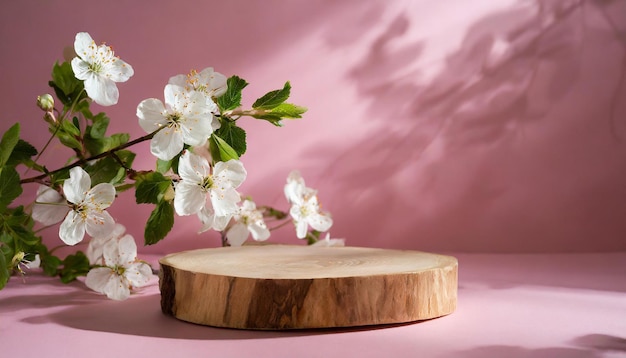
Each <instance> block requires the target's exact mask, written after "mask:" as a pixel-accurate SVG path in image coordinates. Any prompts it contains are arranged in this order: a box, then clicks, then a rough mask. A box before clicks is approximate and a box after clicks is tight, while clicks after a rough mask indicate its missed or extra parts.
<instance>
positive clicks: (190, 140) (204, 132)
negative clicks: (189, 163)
mask: <svg viewBox="0 0 626 358" xmlns="http://www.w3.org/2000/svg"><path fill="white" fill-rule="evenodd" d="M212 121H213V114H211V113H208V114H201V115H197V116H194V117H184V118H183V119H181V121H180V124H181V126H180V130H181V132H182V135H183V141H184V142H185V143H186V144H189V145H191V146H194V147H195V146H199V145H204V144H205V143H206V141H207V139H209V136H210V135H211V133H213V126H212Z"/></svg>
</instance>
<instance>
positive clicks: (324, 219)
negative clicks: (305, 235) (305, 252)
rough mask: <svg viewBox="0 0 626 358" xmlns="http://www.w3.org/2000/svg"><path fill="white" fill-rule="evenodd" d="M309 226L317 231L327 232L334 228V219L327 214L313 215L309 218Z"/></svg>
mask: <svg viewBox="0 0 626 358" xmlns="http://www.w3.org/2000/svg"><path fill="white" fill-rule="evenodd" d="M307 221H308V222H309V225H311V227H312V228H313V229H315V230H317V231H322V232H324V231H327V230H328V229H330V227H331V226H333V219H332V218H331V217H330V216H328V215H327V214H317V213H316V214H312V215H309V216H308V217H307Z"/></svg>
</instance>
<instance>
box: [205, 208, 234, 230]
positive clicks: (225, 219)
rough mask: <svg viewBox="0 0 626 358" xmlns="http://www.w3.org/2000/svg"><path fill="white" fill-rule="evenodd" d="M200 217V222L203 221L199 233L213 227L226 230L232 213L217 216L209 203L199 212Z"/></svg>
mask: <svg viewBox="0 0 626 358" xmlns="http://www.w3.org/2000/svg"><path fill="white" fill-rule="evenodd" d="M198 218H199V219H200V222H202V228H200V230H199V231H198V233H201V232H205V231H207V230H209V229H213V230H215V231H222V230H224V229H225V228H226V225H228V223H229V222H230V219H231V218H232V215H226V216H215V211H213V208H212V207H211V204H210V203H209V204H208V205H205V206H204V208H202V210H200V211H199V212H198Z"/></svg>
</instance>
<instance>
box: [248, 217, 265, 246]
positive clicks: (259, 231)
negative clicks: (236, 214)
mask: <svg viewBox="0 0 626 358" xmlns="http://www.w3.org/2000/svg"><path fill="white" fill-rule="evenodd" d="M248 230H249V231H250V233H251V234H252V238H253V239H255V240H256V241H265V240H267V239H268V238H269V237H270V231H269V230H268V229H267V226H265V223H264V222H263V221H259V222H253V223H251V224H248Z"/></svg>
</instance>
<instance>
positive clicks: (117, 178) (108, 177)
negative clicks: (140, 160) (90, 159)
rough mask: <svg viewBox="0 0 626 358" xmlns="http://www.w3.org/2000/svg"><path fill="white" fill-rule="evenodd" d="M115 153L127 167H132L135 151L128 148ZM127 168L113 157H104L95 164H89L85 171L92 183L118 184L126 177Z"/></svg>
mask: <svg viewBox="0 0 626 358" xmlns="http://www.w3.org/2000/svg"><path fill="white" fill-rule="evenodd" d="M115 155H117V157H118V158H119V159H120V160H121V161H122V163H124V165H125V166H126V168H131V166H132V163H133V160H134V159H135V153H133V152H131V151H128V150H120V151H117V152H115ZM126 168H124V166H122V165H121V164H120V163H119V162H118V161H117V160H115V159H114V158H113V157H104V158H102V159H100V160H98V161H97V162H96V163H95V164H93V165H90V166H87V167H86V168H85V171H86V172H87V173H89V176H90V177H91V185H92V186H93V185H96V184H100V183H111V184H118V183H120V182H122V181H124V178H125V177H126Z"/></svg>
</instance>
